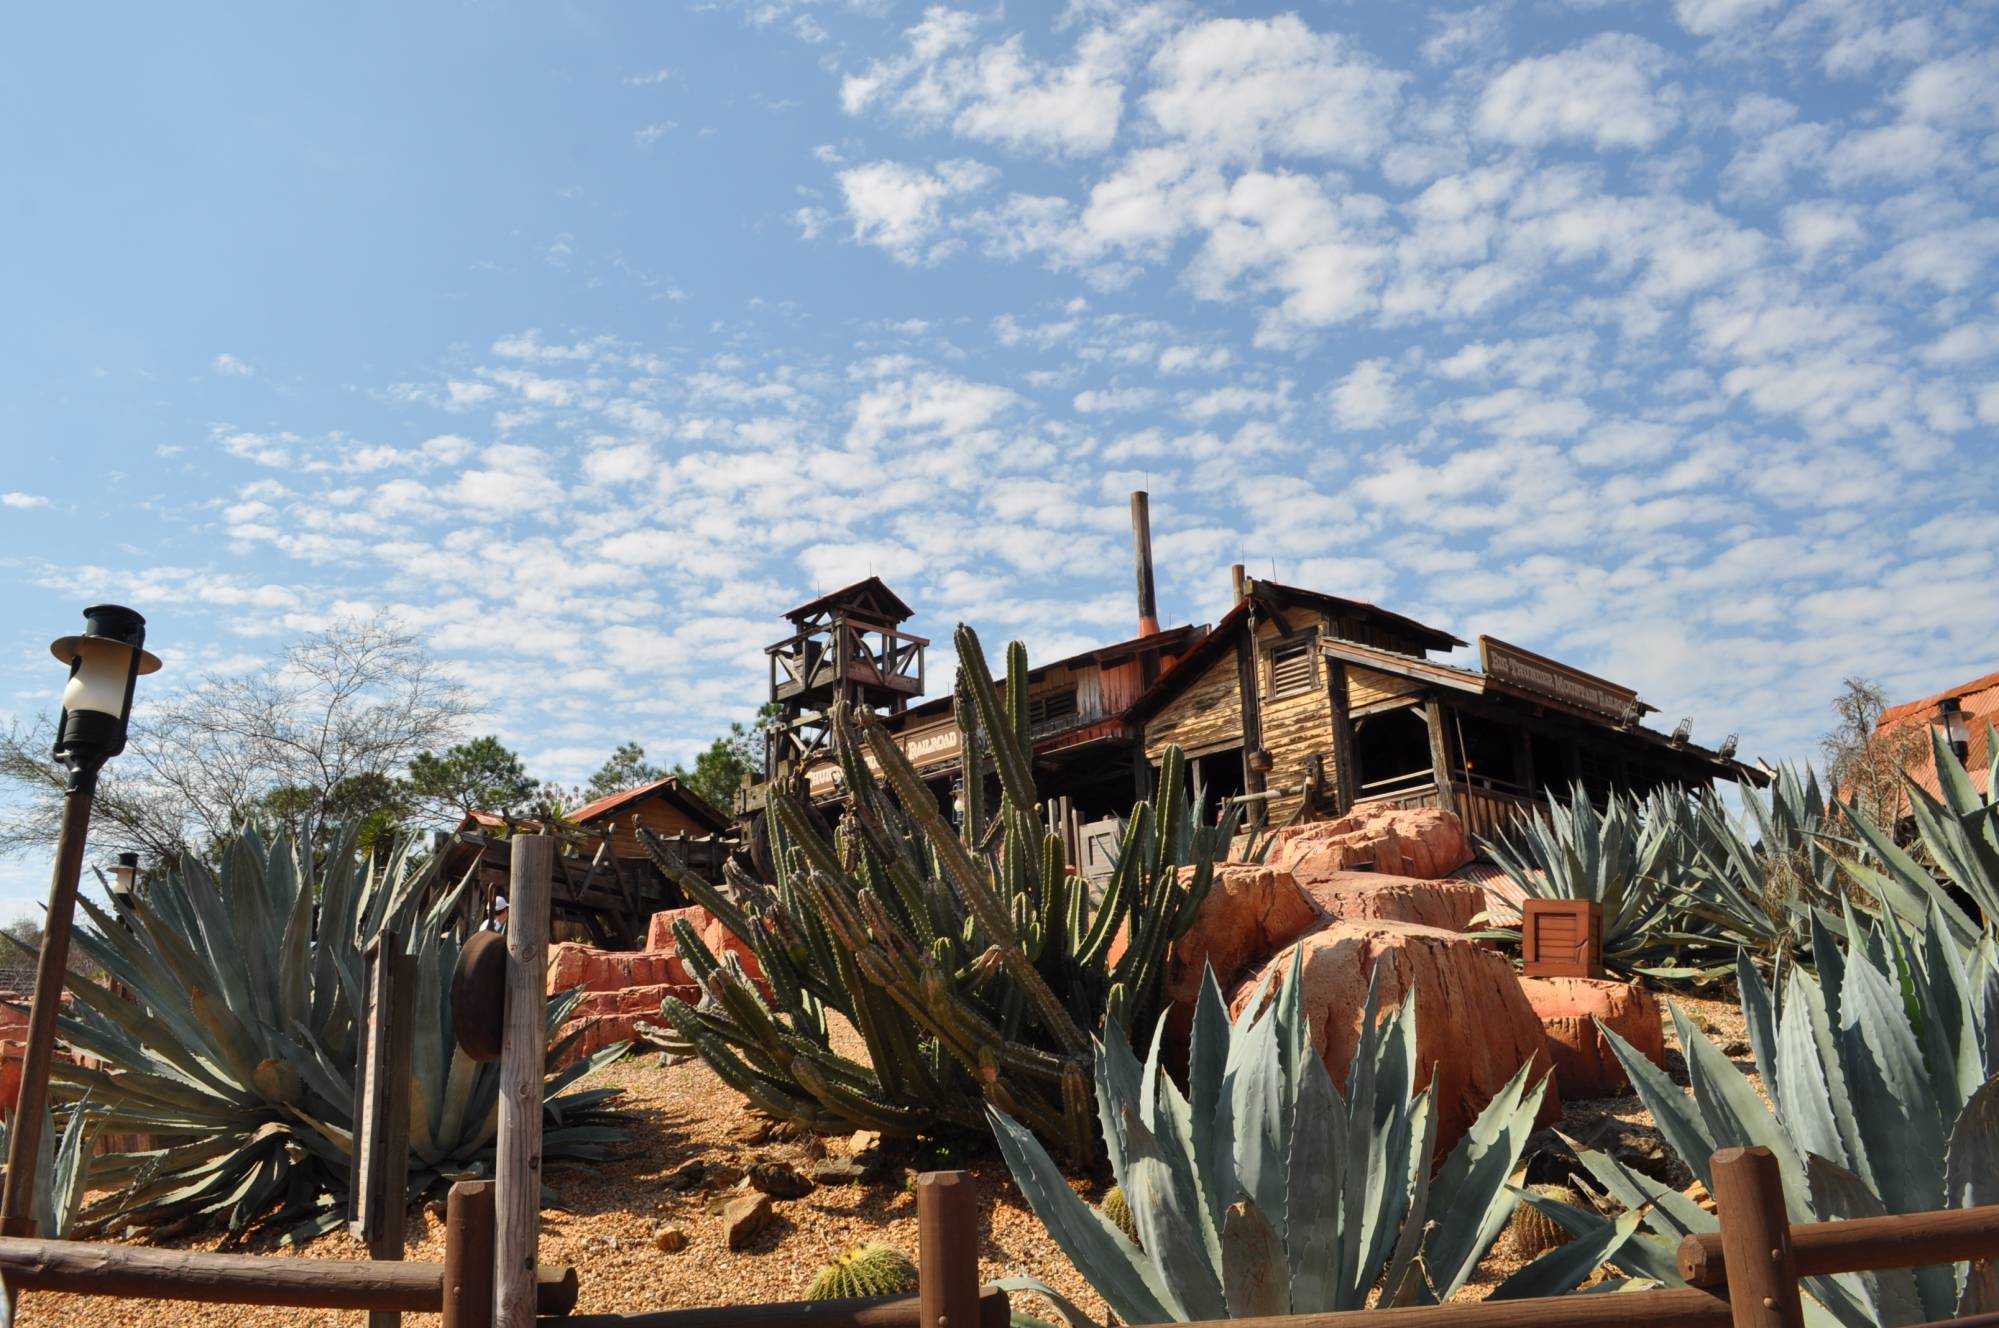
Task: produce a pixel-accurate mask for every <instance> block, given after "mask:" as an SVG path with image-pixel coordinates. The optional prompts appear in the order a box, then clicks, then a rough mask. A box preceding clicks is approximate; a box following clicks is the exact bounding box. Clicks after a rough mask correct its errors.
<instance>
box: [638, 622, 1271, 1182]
mask: <svg viewBox="0 0 1999 1328" xmlns="http://www.w3.org/2000/svg"><path fill="white" fill-rule="evenodd" d="M957 645H958V658H959V661H960V668H959V680H958V687H957V693H956V706H955V710H956V716H957V722H958V728H959V743H960V747H959V750H960V751H964V752H979V751H990V753H991V756H992V761H993V764H994V766H995V767H996V768H997V770H998V775H999V784H1000V804H999V806H998V807H997V808H996V809H994V810H993V812H992V813H991V814H990V815H989V814H988V811H987V808H986V802H985V798H986V794H985V789H984V786H983V783H984V782H983V780H981V779H971V780H967V781H966V784H965V803H964V816H963V823H962V825H960V826H959V827H957V828H953V827H952V826H951V824H950V823H949V822H948V821H947V820H946V819H945V818H944V815H943V813H942V811H941V810H940V809H939V807H938V805H937V799H936V797H935V795H933V794H932V793H931V791H930V789H929V788H928V787H926V786H925V784H924V783H923V781H922V779H921V778H920V777H919V776H918V775H917V773H916V771H915V770H914V769H913V768H912V767H911V765H910V763H909V761H908V759H907V758H906V757H904V755H903V753H902V751H901V749H900V748H899V747H897V745H896V744H895V741H894V740H893V738H891V736H890V735H889V733H888V731H887V729H886V728H884V727H883V725H882V723H881V721H880V720H879V719H878V718H876V717H875V716H874V715H873V714H872V713H870V712H868V711H865V710H858V709H855V708H853V707H850V706H847V705H844V704H842V705H838V706H835V707H834V709H833V711H832V714H831V721H832V737H833V750H834V753H835V755H836V756H837V758H838V760H839V763H840V769H841V771H842V774H843V775H844V777H845V781H846V788H847V792H848V799H849V801H848V810H847V812H846V814H845V815H844V816H843V817H842V818H841V820H840V823H839V824H838V826H837V827H828V826H827V825H826V824H825V823H824V821H823V820H821V818H820V817H819V815H818V814H817V813H816V812H815V811H814V810H812V808H811V807H810V806H809V805H807V804H806V803H805V802H804V801H803V800H802V799H801V798H799V797H796V796H794V795H792V794H791V793H788V792H786V791H785V790H783V789H777V790H773V792H772V793H771V796H770V800H769V806H770V815H769V817H768V818H767V821H766V826H765V833H766V834H767V836H768V844H767V848H768V852H767V853H765V854H763V855H761V856H762V857H763V859H764V861H765V863H766V864H767V866H768V870H769V875H770V879H769V880H760V879H757V878H756V877H755V876H752V875H751V874H749V873H748V872H746V871H743V870H740V869H731V872H730V876H729V887H730V888H729V890H728V892H726V893H725V892H724V891H722V890H719V889H717V888H716V887H714V886H712V885H710V884H708V883H707V882H704V881H702V880H700V879H698V878H696V877H693V876H691V875H690V874H688V873H686V872H684V871H680V870H679V869H678V868H677V866H676V865H675V864H674V863H673V861H672V859H671V857H670V855H668V854H667V853H666V852H664V851H663V849H662V847H661V846H660V845H658V844H657V843H656V842H654V841H650V840H649V841H648V846H649V847H650V848H651V849H652V851H653V856H654V859H655V860H656V861H657V862H658V863H659V864H660V866H661V867H662V869H664V870H667V871H669V872H671V873H672V874H673V875H674V876H675V878H676V879H677V880H679V881H680V883H681V884H682V886H683V887H684V888H685V889H686V891H687V894H688V897H689V898H690V899H691V900H693V901H694V902H695V903H698V904H701V905H703V906H704V907H706V908H707V909H708V910H709V911H710V912H712V913H713V914H714V915H715V916H716V917H717V918H718V919H720V920H721V922H722V924H723V926H724V927H726V928H727V929H728V930H729V931H730V932H731V933H732V934H733V935H734V936H735V937H736V938H737V939H738V940H739V941H741V942H742V943H743V945H744V946H745V947H747V948H748V949H749V950H750V951H751V952H752V953H754V955H755V956H756V960H757V963H758V966H759V967H760V969H761V972H762V977H763V980H764V982H765V983H766V984H767V987H768V993H769V995H768V999H767V998H766V996H765V995H764V993H763V991H761V990H760V989H759V986H758V984H757V983H755V982H753V981H752V980H751V978H750V976H749V974H748V973H747V972H746V970H745V969H744V967H743V965H742V964H741V963H740V962H739V961H738V959H737V958H736V956H735V955H733V954H731V955H729V956H728V957H727V959H726V961H724V960H722V959H718V958H717V957H716V956H715V955H713V954H712V953H710V952H709V950H708V949H707V948H706V946H704V945H703V944H702V942H701V940H700V938H699V937H698V936H696V934H695V933H694V930H693V928H691V927H689V926H688V925H686V923H685V922H682V923H680V924H678V925H677V926H676V927H675V929H674V936H675V940H676V943H677V947H678V952H679V953H680V955H681V956H682V958H683V959H684V960H685V962H686V963H687V965H688V968H689V970H690V972H691V973H692V974H693V976H694V977H695V979H696V980H697V981H698V982H700V983H701V984H702V986H703V988H704V990H705V992H706V999H704V1000H703V1001H702V1002H701V1004H700V1006H699V1007H696V1006H693V1005H689V1004H687V1003H685V1002H682V1001H678V1000H672V999H669V1000H668V1001H666V1003H665V1006H664V1013H665V1015H666V1017H667V1019H668V1020H669V1021H670V1022H671V1023H672V1025H673V1027H674V1030H675V1031H676V1033H677V1034H678V1036H679V1037H680V1038H681V1039H683V1040H684V1042H685V1044H686V1045H687V1046H689V1047H690V1048H691V1049H692V1050H693V1051H695V1052H696V1053H698V1054H699V1055H700V1056H701V1058H702V1059H703V1060H705V1061H706V1062H707V1063H708V1064H709V1066H710V1067H712V1068H713V1069H714V1070H715V1072H716V1073H717V1074H718V1075H719V1076H720V1077H721V1078H722V1079H723V1081H724V1082H726V1083H728V1084H729V1085H730V1086H731V1087H733V1088H735V1089H736V1090H738V1091H739V1092H741V1093H742V1094H743V1095H744V1096H745V1097H747V1098H748V1099H749V1100H750V1101H751V1102H752V1103H753V1104H754V1105H755V1106H757V1107H758V1108H760V1109H761V1110H763V1111H766V1112H769V1113H770V1114H772V1115H774V1116H777V1117H779V1118H781V1119H785V1120H790V1121H795V1122H797V1123H799V1124H800V1125H803V1126H805V1127H806V1128H808V1129H811V1130H816V1131H820V1132H835V1131H847V1130H853V1129H856V1128H865V1129H872V1130H880V1131H881V1132H883V1133H884V1134H891V1135H904V1136H909V1135H917V1134H926V1133H935V1132H938V1131H948V1130H952V1129H958V1130H963V1131H977V1130H980V1129H981V1128H982V1127H983V1123H984V1122H983V1116H982V1115H981V1110H982V1106H983V1105H984V1104H987V1103H990V1104H992V1105H994V1106H997V1107H999V1108H1001V1109H1002V1110H1004V1111H1006V1112H1008V1113H1010V1114H1011V1115H1013V1116H1016V1117H1018V1118H1020V1119H1022V1120H1024V1121H1026V1122H1027V1124H1028V1125H1029V1127H1030V1128H1032V1129H1033V1130H1034V1131H1036V1132H1037V1133H1038V1134H1040V1135H1041V1137H1042V1138H1044V1139H1047V1140H1049V1141H1051V1142H1053V1143H1054V1144H1055V1145H1056V1146H1057V1147H1058V1148H1060V1149H1062V1151H1063V1152H1064V1153H1066V1154H1067V1155H1068V1156H1069V1157H1070V1158H1071V1159H1072V1160H1076V1161H1084V1160H1087V1159H1088V1158H1089V1157H1091V1156H1092V1155H1093V1154H1094V1152H1095V1142H1094V1139H1093V1136H1092V1129H1091V1115H1090V1089H1089V1070H1088V1066H1089V1055H1090V1039H1091V1038H1092V1037H1093V1036H1095V1035H1097V1034H1099V1033H1101V1032H1103V1031H1104V1030H1105V1029H1106V1028H1109V1027H1118V1028H1123V1027H1128V1026H1129V1025H1130V1023H1131V1022H1132V1021H1134V1020H1149V1018H1150V1013H1151V1011H1152V1009H1153V1008H1154V1002H1155V1000H1156V998H1157V988H1158V985H1159V978H1160V973H1161V971H1162V968H1163V966H1164V963H1165V955H1166V948H1167V946H1168V945H1169V944H1170V943H1171V942H1172V941H1173V940H1174V939H1175V938H1176V937H1178V936H1179V935H1180V934H1181V933H1183V932H1184V931H1186V929H1187V927H1188V926H1189V925H1190V924H1191V923H1192V921H1193V918H1194V913H1195V911H1196V910H1197V909H1198V908H1199V907H1200V904H1201V901H1202V899H1203V898H1204V897H1205V896H1206V894H1207V891H1208V887H1209V884H1210V882H1211V880H1212V876H1213V863H1214V860H1215V859H1216V858H1217V857H1218V856H1221V855H1222V854H1224V853H1225V852H1226V850H1227V847H1228V844H1229V841H1230V838H1231V837H1232V836H1233V834H1234V832H1235V822H1236V817H1235V814H1234V812H1233V811H1231V812H1230V813H1229V814H1228V815H1226V816H1224V817H1223V818H1222V820H1221V823H1220V824H1219V825H1213V826H1203V825H1202V824H1200V822H1201V821H1202V820H1203V819H1204V818H1203V817H1202V816H1201V814H1200V809H1199V807H1198V806H1194V805H1190V804H1189V802H1188V801H1187V797H1186V792H1185V784H1186V759H1185V757H1184V756H1183V755H1182V754H1181V752H1180V750H1179V749H1178V748H1171V749H1169V750H1168V751H1167V752H1166V754H1165V757H1164V760H1163V761H1162V763H1161V767H1160V777H1159V792H1158V796H1157V798H1156V799H1155V800H1154V801H1153V802H1150V803H1143V802H1142V803H1140V804H1139V805H1138V806H1137V807H1136V808H1135V809H1134V810H1133V812H1132V815H1131V818H1130V820H1129V822H1128V823H1127V825H1126V830H1125V834H1124V838H1123V843H1122V846H1121V848H1120V851H1119V853H1118V857H1117V863H1116V867H1115V869H1114V871H1113V872H1112V875H1111V878H1110V880H1109V882H1108V883H1107V884H1106V885H1105V887H1104V889H1103V891H1102V893H1101V895H1100V896H1099V895H1098V894H1096V892H1094V891H1093V889H1092V887H1091V885H1090V883H1089V882H1088V881H1086V880H1084V879H1083V878H1082V877H1080V876H1077V875H1074V874H1072V869H1071V866H1070V864H1068V863H1067V862H1066V861H1065V859H1064V854H1063V845H1062V840H1061V838H1060V837H1059V836H1058V835H1055V834H1053V833H1051V832H1049V831H1048V830H1047V828H1046V827H1045V826H1044V825H1043V824H1042V821H1041V818H1040V808H1039V805H1038V804H1037V802H1036V800H1035V786H1034V776H1033V768H1032V752H1033V745H1032V742H1031V741H1030V737H1029V727H1028V706H1027V675H1028V665H1027V652H1026V650H1025V649H1024V648H1023V647H1022V646H1021V645H1020V644H1019V643H1018V642H1015V643H1014V644H1013V646H1012V647H1011V648H1010V650H1009V652H1008V658H1007V678H1006V690H1005V694H1004V696H1002V695H1001V692H1000V689H999V688H998V686H997V685H996V684H995V683H994V681H993V678H992V675H991V673H990V671H989V670H988V668H987V665H986V661H985V656H984V654H983V652H982V651H981V650H980V648H979V640H978V637H977V636H975V635H974V634H973V633H972V631H971V629H969V628H966V627H960V628H959V629H958V637H957ZM1186 868H1190V870H1183V869H1186ZM1121 934H1122V935H1123V936H1124V938H1125V943H1124V944H1123V947H1122V950H1121V951H1120V948H1119V943H1120V937H1121ZM829 1013H837V1014H839V1015H841V1016H843V1017H844V1018H845V1019H846V1020H847V1022H848V1023H850V1024H851V1025H852V1026H853V1027H854V1028H855V1030H857V1031H858V1032H859V1033H860V1035H861V1039H862V1041H863V1042H864V1043H865V1044H866V1047H867V1060H866V1062H865V1063H863V1062H860V1061H857V1060H853V1059H851V1058H848V1057H846V1056H842V1055H840V1054H839V1053H837V1052H835V1051H834V1050H833V1048H832V1044H831V1041H830V1037H829V1020H828V1015H829Z"/></svg>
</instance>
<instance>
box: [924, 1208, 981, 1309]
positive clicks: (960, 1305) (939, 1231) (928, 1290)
mask: <svg viewBox="0 0 1999 1328" xmlns="http://www.w3.org/2000/svg"><path fill="white" fill-rule="evenodd" d="M916 1299H917V1313H918V1320H917V1322H918V1328H975V1326H976V1325H977V1324H978V1322H979V1194H978V1191H977V1190H976V1189H974V1188H973V1182H972V1176H971V1173H970V1172H967V1171H926V1172H924V1173H923V1174H922V1175H921V1176H918V1177H917V1178H916Z"/></svg>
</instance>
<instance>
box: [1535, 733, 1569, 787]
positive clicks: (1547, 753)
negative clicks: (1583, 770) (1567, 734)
mask: <svg viewBox="0 0 1999 1328" xmlns="http://www.w3.org/2000/svg"><path fill="white" fill-rule="evenodd" d="M1532 743H1533V749H1534V784H1535V789H1534V791H1535V793H1537V794H1547V793H1552V794H1554V795H1555V796H1556V797H1557V798H1566V797H1567V796H1568V793H1569V785H1570V783H1571V782H1573V781H1574V779H1575V777H1576V772H1575V770H1574V768H1573V767H1572V766H1571V765H1570V762H1569V745H1568V744H1567V743H1565V742H1562V741H1559V740H1558V739H1555V738H1550V737H1548V736H1547V735H1545V734H1541V733H1537V734H1535V735H1534V736H1533V739H1532Z"/></svg>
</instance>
